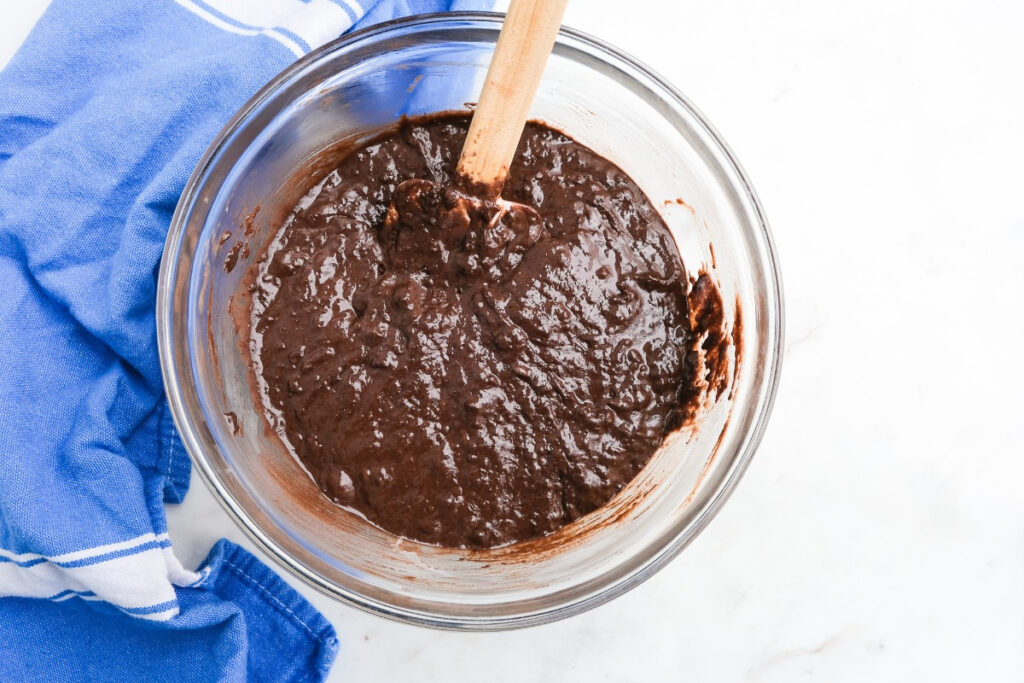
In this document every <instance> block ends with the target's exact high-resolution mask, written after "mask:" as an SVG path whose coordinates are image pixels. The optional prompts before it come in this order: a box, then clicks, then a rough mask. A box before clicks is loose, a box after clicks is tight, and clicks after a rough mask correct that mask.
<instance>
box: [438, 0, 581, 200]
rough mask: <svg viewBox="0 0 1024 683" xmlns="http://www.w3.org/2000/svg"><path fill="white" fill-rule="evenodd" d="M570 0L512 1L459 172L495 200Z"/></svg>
mask: <svg viewBox="0 0 1024 683" xmlns="http://www.w3.org/2000/svg"><path fill="white" fill-rule="evenodd" d="M567 4H569V0H512V2H511V3H510V4H509V8H508V13H507V14H506V15H505V23H504V25H503V26H502V27H501V34H500V35H499V36H498V44H497V45H496V46H495V48H494V57H493V58H492V59H491V65H490V67H489V68H488V69H487V77H486V79H485V80H484V87H483V92H481V94H480V102H479V103H478V104H477V107H476V111H475V112H474V113H473V120H472V121H471V122H470V124H469V133H468V134H467V135H466V142H465V144H464V145H463V147H462V156H460V157H459V165H458V167H457V168H456V173H457V174H458V175H459V177H460V178H461V179H462V180H463V181H464V183H465V184H466V186H467V187H468V188H472V189H473V190H474V191H475V192H478V193H480V194H481V195H482V196H484V197H487V198H489V199H493V198H496V197H497V196H498V195H499V194H501V188H502V186H503V185H504V184H505V179H506V178H507V177H508V169H509V166H510V165H511V164H512V158H513V157H514V156H515V153H516V147H518V146H519V139H520V138H521V137H522V135H523V128H524V127H525V126H526V116H527V114H528V112H529V111H530V105H531V104H532V103H533V98H534V96H535V95H536V94H537V86H538V85H540V79H541V76H542V75H543V73H544V65H545V64H546V63H547V61H548V55H549V54H551V49H552V48H553V47H554V45H555V36H556V35H557V34H558V27H559V25H560V24H561V23H562V15H563V14H564V13H565V7H566V5H567Z"/></svg>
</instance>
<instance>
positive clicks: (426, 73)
mask: <svg viewBox="0 0 1024 683" xmlns="http://www.w3.org/2000/svg"><path fill="white" fill-rule="evenodd" d="M501 19H502V17H501V16H500V15H494V14H443V15H432V16H420V17H413V18H409V19H405V20H401V21H396V22H393V23H389V24H384V25H380V26H377V27H374V28H371V29H369V30H366V31H363V32H360V33H356V34H352V35H350V36H347V37H344V38H342V39H340V40H337V41H335V42H333V43H331V44H329V45H326V46H324V47H322V48H320V49H318V50H316V51H314V52H312V53H310V54H309V55H307V56H306V57H304V58H303V59H301V60H299V61H298V62H296V63H295V64H294V65H292V66H291V67H289V68H288V69H286V70H285V71H284V72H283V73H281V74H280V75H279V76H277V77H276V78H275V79H274V80H273V81H271V82H270V83H269V84H268V85H267V86H266V87H265V88H263V89H262V90H261V91H260V92H259V93H258V94H256V96H255V97H253V98H252V100H250V101H249V103H248V104H246V105H245V107H243V108H242V110H241V111H239V112H238V113H237V114H236V115H235V116H234V117H233V118H232V119H231V121H230V122H229V123H228V124H227V126H226V127H225V128H224V130H223V131H221V133H220V134H219V135H218V136H217V138H216V140H214V142H213V144H212V145H211V146H210V149H209V150H208V151H207V153H206V155H205V156H204V157H203V159H202V160H201V161H200V163H199V166H198V167H197V169H196V171H195V173H194V174H193V175H192V177H191V179H190V180H189V182H188V185H187V187H186V188H185V192H184V194H183V195H182V197H181V200H180V202H179V204H178V207H177V211H176V212H175V215H174V219H173V222H172V224H171V228H170V234H169V235H168V238H167V244H166V247H165V251H164V257H163V263H162V266H161V270H160V281H159V292H158V300H157V324H158V328H159V329H158V333H159V342H160V360H161V364H162V367H163V375H164V381H165V383H166V390H167V395H168V398H169V401H170V405H171V409H172V411H173V414H174V419H175V423H176V425H177V427H178V430H179V432H180V434H181V436H182V439H183V440H184V443H185V445H186V447H187V448H188V451H189V453H190V454H191V456H192V459H193V461H194V462H195V465H196V469H197V470H198V472H199V474H200V475H201V476H202V477H203V479H204V480H205V481H206V483H207V485H208V486H209V487H210V488H211V489H212V490H213V491H214V493H215V495H216V497H217V498H218V499H219V500H220V501H221V503H222V504H223V505H224V507H225V508H226V509H227V510H228V512H229V513H230V514H231V515H232V516H233V517H234V518H235V520H236V521H237V522H238V524H239V525H240V526H241V527H242V528H243V529H244V530H245V531H246V532H247V533H248V534H249V536H250V537H251V538H252V539H253V541H254V542H255V543H256V544H257V545H259V546H260V547H262V548H263V549H264V550H265V551H266V552H267V553H268V554H269V555H270V556H271V557H272V558H274V559H275V560H276V561H277V562H279V563H280V564H282V565H283V566H284V567H286V568H287V569H288V570H290V571H291V572H293V573H294V574H295V575H297V576H299V577H300V578H302V579H304V580H305V581H308V582H309V583H310V584H312V585H313V586H315V587H316V588H318V589H320V590H321V591H323V592H324V593H327V594H328V595H331V596H334V597H336V598H338V599H341V600H344V601H347V602H349V603H352V604H354V605H356V606H358V607H361V608H364V609H367V610H370V611H372V612H375V613H379V614H382V615H384V616H387V617H392V618H397V619H400V620H404V621H408V622H412V623H416V624H422V625H429V626H435V627H441V628H462V629H476V630H487V629H501V628H511V627H518V626H527V625H531V624H538V623H543V622H548V621H552V620H554V619H558V618H561V617H565V616H567V615H570V614H575V613H578V612H581V611H583V610H585V609H587V608H589V607H592V606H594V605H597V604H599V603H601V602H604V601H606V600H609V599H610V598H612V597H614V596H616V595H619V594H621V593H623V592H624V591H626V590H628V589H629V588H631V587H633V586H636V585H637V584H639V583H640V582H641V581H643V580H644V579H645V578H647V577H649V576H651V574H653V573H654V572H655V571H657V570H658V568H660V567H661V566H663V565H664V564H665V563H666V562H668V561H669V560H670V559H671V558H672V557H673V556H675V555H676V554H677V553H679V551H681V550H682V549H683V548H684V547H685V546H686V545H687V544H688V543H689V542H690V541H692V540H693V538H694V537H695V536H696V535H697V534H698V533H699V532H700V531H701V529H703V528H704V526H705V525H707V523H708V522H709V521H710V520H711V518H712V517H713V516H714V515H715V513H716V512H717V511H718V509H719V508H720V507H721V506H722V504H723V503H724V502H725V500H726V498H727V497H728V495H729V493H730V492H731V491H732V490H733V488H734V487H735V485H736V483H737V481H738V480H739V478H740V475H741V474H742V473H743V471H744V469H745V468H746V466H747V464H748V463H749V461H750V458H751V456H752V455H753V453H754V450H755V448H756V447H757V444H758V441H759V440H760V438H761V434H762V431H763V430H764V427H765V423H766V420H767V419H768V414H769V411H770V409H771V404H772V399H773V396H774V393H775V387H776V383H777V380H778V375H779V364H780V361H781V341H782V301H781V290H780V281H779V273H778V269H777V264H776V258H775V254H774V251H773V247H772V241H771V237H770V235H769V232H768V227H767V224H766V222H765V218H764V215H763V213H762V211H761V208H760V206H759V205H758V202H757V198H756V197H755V195H754V191H753V189H752V188H751V185H750V182H749V181H748V180H747V178H746V177H745V176H744V174H743V172H742V171H741V170H740V167H739V165H738V164H737V163H736V161H735V159H734V158H733V157H732V155H731V154H730V152H729V150H728V149H727V148H726V147H725V145H724V143H723V142H722V141H721V139H720V138H719V137H718V135H716V134H715V132H714V131H713V130H712V129H711V127H710V126H709V125H708V123H707V122H706V121H705V120H704V119H703V118H702V117H701V115H700V114H699V113H698V112H697V111H696V110H695V109H694V108H693V106H692V105H691V104H690V103H689V102H687V101H686V100H685V99H684V98H683V97H682V96H681V95H680V94H679V93H678V92H677V91H676V90H675V89H674V88H673V87H672V86H671V85H669V84H668V83H666V82H665V81H664V80H662V79H661V78H660V77H658V76H657V75H656V74H654V73H653V72H652V71H651V70H650V69H648V68H646V67H645V66H643V65H641V64H639V63H638V62H636V60H634V59H632V58H631V57H629V56H628V55H625V54H623V53H621V52H619V51H618V50H616V49H614V48H612V47H610V46H608V45H606V44H604V43H602V42H600V41H598V40H596V39H594V38H591V37H589V36H586V35H583V34H581V33H578V32H576V31H572V30H568V29H563V30H562V31H561V33H560V35H559V37H558V41H557V43H556V45H555V49H554V53H553V54H552V56H551V60H550V63H549V64H548V67H547V70H546V71H545V74H544V79H543V82H542V83H541V86H540V92H539V93H538V94H537V98H536V101H535V102H534V104H533V109H532V111H531V117H533V118H537V119H541V120H543V121H545V122H547V123H549V124H551V125H553V126H555V127H557V128H559V129H562V130H564V131H566V132H567V133H568V134H570V135H572V136H573V137H574V138H576V139H577V140H579V141H580V142H581V143H583V144H585V145H588V146H589V147H591V148H593V149H594V150H596V151H597V152H599V153H600V154H602V155H604V156H606V157H608V158H610V159H611V160H612V161H614V162H615V163H617V164H618V165H619V166H620V167H622V168H623V169H624V170H625V171H626V172H627V173H628V174H629V175H630V176H632V177H633V178H634V179H635V180H636V181H637V183H638V184H639V185H640V187H642V188H643V189H644V190H645V191H646V193H647V195H648V197H649V198H650V199H651V200H652V202H653V203H654V204H655V205H656V206H659V207H661V208H662V209H663V215H664V218H665V220H666V222H667V224H668V225H669V227H670V229H671V231H672V233H673V235H674V237H675V239H676V242H677V244H678V246H679V249H680V252H681V253H682V256H683V260H684V262H685V263H686V265H687V268H688V269H689V271H690V272H691V273H696V272H697V271H698V269H699V268H702V267H703V268H705V269H706V270H707V271H708V272H709V273H711V275H712V276H713V277H714V278H715V280H716V281H717V283H718V285H719V288H720V290H721V293H722V297H723V299H724V301H725V302H726V306H725V308H726V315H727V319H728V322H729V323H730V324H732V325H734V326H735V333H734V337H735V339H736V341H737V344H736V347H737V348H738V349H742V352H741V353H738V354H736V359H735V360H736V361H738V362H735V363H734V378H733V384H732V387H731V389H730V390H729V391H726V392H723V394H722V395H721V396H720V397H719V398H718V400H717V401H715V402H714V403H713V404H710V405H709V406H707V409H706V410H704V411H703V413H702V415H701V416H700V419H699V420H698V421H697V422H696V423H695V424H694V425H693V426H692V427H691V428H689V429H684V430H683V431H681V432H678V433H676V434H673V435H671V436H670V437H669V438H668V439H667V440H666V442H665V444H664V445H663V446H662V447H661V449H659V451H658V452H657V453H656V454H655V455H654V457H653V458H652V459H651V462H650V463H649V464H648V465H647V467H646V468H645V469H644V470H643V471H642V472H641V473H640V474H639V475H638V477H637V478H636V479H635V480H634V481H633V482H631V483H630V484H629V485H628V486H627V487H626V488H625V489H623V491H622V492H621V493H620V494H619V495H618V496H616V497H615V498H614V499H613V500H612V501H611V502H610V503H609V504H608V505H606V506H605V507H603V508H601V509H599V510H597V511H595V512H593V513H591V514H590V515H587V516H586V517H584V518H582V519H580V520H577V521H576V522H574V523H573V524H571V525H569V526H567V527H564V528H563V529H561V530H560V531H558V532H557V533H555V534H554V535H552V536H549V537H547V538H544V539H540V540H537V541H529V542H525V543H519V544H515V545H512V546H508V547H505V548H498V549H494V550H488V551H470V550H458V549H450V548H438V547H432V546H427V545H423V544H420V543H416V542H413V541H409V540H405V539H401V538H398V537H395V536H393V535H391V534H388V533H386V532H384V531H381V530H380V529H378V528H376V527H374V526H372V525H371V524H369V523H368V522H367V521H365V520H364V519H363V518H361V517H359V516H358V515H356V514H354V513H352V512H349V511H347V510H345V509H343V508H340V507H338V506H335V505H333V504H332V503H330V502H329V501H328V500H327V498H326V497H324V496H323V495H321V494H320V492H319V491H318V489H317V488H316V487H315V485H314V484H313V482H312V481H311V480H310V478H309V477H308V476H307V474H306V473H305V471H304V470H303V469H302V468H301V466H300V465H299V463H298V462H297V461H296V460H295V459H293V457H291V456H290V455H289V453H288V452H287V451H286V450H285V448H284V446H283V445H282V443H281V441H280V440H279V439H278V438H277V437H276V435H275V434H274V433H273V432H272V431H270V429H269V428H268V426H267V424H266V421H265V419H264V417H263V415H262V409H261V406H260V405H259V401H258V400H254V399H253V396H252V392H251V391H250V381H251V378H250V376H249V373H250V371H249V368H248V365H247V355H246V353H244V352H243V349H244V346H245V344H246V339H245V335H244V334H240V333H239V332H238V331H237V329H236V326H235V324H234V321H233V319H232V315H231V310H232V308H234V309H236V313H237V309H238V308H239V307H240V305H241V302H240V300H239V299H238V298H236V299H235V300H234V302H233V304H232V297H233V296H235V297H238V296H242V297H243V299H244V295H240V294H239V290H240V288H239V282H240V280H241V278H242V277H243V275H244V273H245V272H246V270H247V269H248V266H249V265H250V264H251V263H252V262H253V261H254V260H255V259H256V258H257V257H258V255H259V252H260V248H261V247H262V246H263V244H265V243H266V241H267V239H268V238H269V235H270V232H271V230H272V229H273V226H274V222H275V217H274V216H273V215H271V214H272V213H273V212H272V211H269V210H264V211H260V212H257V213H256V214H255V215H253V212H254V210H255V209H257V208H258V207H261V206H262V205H264V204H267V203H268V199H269V200H272V199H273V198H281V197H284V196H286V195H287V193H288V192H290V191H294V189H295V188H294V186H293V184H292V183H289V178H290V177H292V176H293V174H294V173H296V172H297V171H298V170H300V169H305V172H307V173H308V172H316V163H317V161H316V155H317V154H318V153H319V152H321V151H322V150H324V149H325V148H329V147H331V146H332V145H336V144H338V143H339V141H346V140H348V141H358V140H361V139H365V138H366V137H368V136H370V135H372V134H373V133H374V132H375V131H379V130H380V128H381V127H383V126H387V125H389V124H393V123H394V122H395V121H396V120H397V119H398V118H399V117H401V116H402V115H415V114H421V113H427V112H432V111H440V110H453V109H464V108H465V107H466V106H467V103H469V101H470V100H472V99H475V97H476V96H477V93H479V88H480V85H481V84H482V82H483V77H484V74H485V72H486V68H487V64H488V61H489V59H490V55H491V53H492V50H493V47H494V43H495V41H496V39H497V37H498V31H499V30H500V28H501ZM326 170H327V169H321V172H325V171H326ZM677 200H678V201H677ZM682 202H685V204H684V203H682ZM269 203H273V201H270V202H269ZM247 218H248V219H249V220H248V221H247ZM228 232H230V233H231V236H230V237H227V238H226V237H225V233H228ZM711 245H713V251H712V246H711ZM232 250H233V253H234V254H235V255H236V256H237V257H238V259H239V262H238V265H237V267H235V268H233V269H230V272H229V270H228V269H227V268H225V266H224V264H225V259H226V258H227V255H228V253H229V252H231V251H232ZM241 290H244V287H242V288H241ZM737 311H742V314H741V317H742V325H736V324H735V321H734V316H735V315H736V312H737ZM243 329H244V327H243ZM226 414H233V415H229V417H225V415H226Z"/></svg>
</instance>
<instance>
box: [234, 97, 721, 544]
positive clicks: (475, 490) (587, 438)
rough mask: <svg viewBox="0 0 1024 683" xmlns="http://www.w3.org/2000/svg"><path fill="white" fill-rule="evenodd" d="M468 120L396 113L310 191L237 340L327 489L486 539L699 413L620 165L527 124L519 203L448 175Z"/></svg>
mask: <svg viewBox="0 0 1024 683" xmlns="http://www.w3.org/2000/svg"><path fill="white" fill-rule="evenodd" d="M468 122H469V118H468V117H467V116H463V115H446V116H441V117H432V118H428V119H418V120H409V121H406V122H404V123H403V124H402V125H401V127H400V128H399V129H398V130H397V131H394V132H391V133H388V134H384V135H382V136H380V137H378V138H376V139H374V140H372V141H371V142H370V143H368V144H366V145H364V146H362V147H360V148H358V149H355V150H352V151H351V152H350V153H349V154H348V155H347V156H346V157H345V158H344V159H343V160H341V162H340V165H339V166H338V167H337V168H336V170H334V171H333V172H331V173H330V174H329V175H327V177H326V178H324V179H322V181H321V182H319V183H318V184H317V185H316V186H315V187H313V188H312V189H311V190H310V192H309V193H308V194H307V195H306V196H305V198H304V199H303V200H301V201H300V202H299V203H298V205H297V206H296V207H295V208H294V210H293V211H292V213H291V214H290V215H289V216H288V218H287V219H286V220H285V221H284V223H283V225H282V226H281V229H280V231H279V232H278V233H277V235H276V237H275V238H274V240H273V241H272V243H271V244H270V245H269V246H268V248H267V251H266V252H265V253H264V254H263V256H262V258H261V259H260V261H259V262H258V264H257V272H256V275H255V286H254V287H253V307H252V320H251V323H252V329H251V332H252V339H251V344H252V347H251V348H252V351H253V358H254V361H255V364H256V366H257V373H260V374H261V376H262V380H263V381H261V382H259V386H260V391H261V392H262V394H263V396H262V400H263V403H264V405H265V406H266V407H267V410H268V417H269V418H270V419H271V422H272V424H273V425H274V426H275V427H276V428H277V429H278V432H279V433H281V434H282V435H283V436H285V437H286V438H287V440H288V441H289V442H290V445H291V447H292V448H294V450H295V453H296V454H297V455H298V457H299V458H300V459H301V461H302V462H303V463H304V464H305V466H306V467H307V469H308V470H309V472H310V473H311V474H312V476H313V477H314V479H315V480H316V481H317V483H318V484H319V486H320V488H321V489H322V490H323V491H324V493H326V494H327V495H328V496H329V497H330V498H331V499H333V500H334V501H335V502H337V503H339V504H341V505H345V506H350V507H352V508H354V509H356V510H358V511H359V512H361V513H362V514H364V515H365V516H366V517H367V518H368V519H369V520H370V521H372V522H374V523H375V524H377V525H378V526H380V527H382V528H384V529H386V530H388V531H391V532H393V533H395V534H399V535H401V536H405V537H408V538H413V539H417V540H420V541H425V542H428V543H435V544H441V545H446V546H463V547H494V546H499V545H503V544H507V543H512V542H515V541H519V540H523V539H528V538H532V537H536V536H542V535H544V534H548V533H550V532H552V531H554V530H556V529H558V528H559V527H561V526H563V525H565V524H567V523H568V522H571V521H572V520H574V519H577V518H578V517H580V516H582V515H585V514H586V513H588V512H590V511H592V510H594V509H595V508H597V507H599V506H601V505H603V504H605V503H606V502H608V500H609V499H610V498H611V497H612V496H614V495H615V494H616V493H617V492H618V491H619V490H620V489H622V487H623V486H624V485H625V484H627V483H628V482H629V481H630V480H631V479H632V478H633V477H634V476H635V475H636V474H637V473H638V472H639V471H640V470H641V468H643V466H644V465H645V464H646V463H647V461H648V460H649V459H650V457H651V455H652V454H653V453H654V451H655V450H656V449H657V448H658V446H659V445H660V444H661V442H662V440H663V439H664V437H665V435H666V434H667V433H668V432H669V431H671V430H672V429H674V428H676V427H678V426H680V425H681V424H682V422H683V420H684V419H685V418H686V417H687V416H688V415H689V414H690V413H691V412H692V410H693V409H694V403H695V401H696V399H697V397H698V395H699V393H700V390H699V387H701V386H703V384H702V379H701V378H700V377H698V372H697V364H698V354H697V352H696V350H695V348H694V345H695V343H696V342H697V340H698V339H699V338H700V336H701V332H702V330H695V329H693V325H694V324H700V323H699V321H700V320H701V316H699V315H691V308H692V307H694V302H693V301H688V300H687V290H688V281H687V277H686V273H685V271H684V269H683V264H682V261H681V260H680V257H679V253H678V251H677V249H676V245H675V243H674V242H673V240H672V237H671V236H670V234H669V231H668V229H667V228H666V226H665V224H664V223H663V221H662V220H661V218H660V217H659V215H658V213H657V211H656V210H655V209H654V207H653V206H651V203H650V202H649V201H648V200H647V198H646V197H645V196H644V194H643V192H641V190H640V188H638V187H637V186H636V184H634V183H633V181H632V180H631V179H630V178H629V177H627V176H626V175H625V174H624V173H623V172H622V171H621V170H620V169H619V168H618V167H616V166H615V165H614V164H612V163H611V162H609V161H608V160H606V159H604V158H602V157H600V156H598V155H597V154H596V153H594V152H592V151H591V150H590V149H588V148H586V147H584V146H582V145H580V144H578V143H576V142H575V141H573V140H571V139H570V138H568V137H566V136H565V135H563V134H562V133H560V132H558V131H555V130H553V129H551V128H548V127H545V126H543V125H541V124H537V123H532V124H530V125H528V126H527V128H526V131H525V133H524V135H523V140H522V142H521V144H520V147H519V151H518V153H517V156H516V159H515V162H514V164H513V166H512V169H511V174H510V178H509V180H508V183H507V184H506V186H505V190H504V197H505V198H506V199H508V200H512V201H514V202H521V203H522V204H524V205H526V206H517V205H511V206H509V205H508V204H507V203H505V202H501V201H498V202H494V201H482V200H479V199H474V198H471V197H468V196H467V195H465V194H463V193H462V192H461V191H459V190H458V189H456V188H454V187H452V186H451V183H452V172H453V169H454V166H455V163H456V161H457V157H458V153H459V151H460V149H461V147H462V141H463V139H464V137H465V134H466V130H467V126H468ZM417 179H419V180H417ZM698 283H699V284H700V285H701V286H700V287H695V288H694V291H695V292H696V291H701V292H704V293H705V294H706V293H707V292H706V291H705V290H707V289H708V287H707V286H706V285H707V284H708V283H706V282H701V281H698ZM711 289H713V287H712V288H711ZM705 294H702V296H704V295H705ZM706 303H707V302H701V303H700V304H699V306H698V307H706V306H705V304H706ZM719 308H720V307H719ZM691 321H697V322H696V323H694V322H691ZM719 322H720V321H719Z"/></svg>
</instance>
